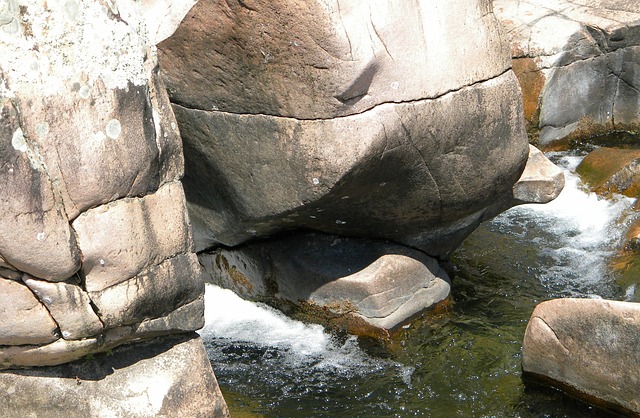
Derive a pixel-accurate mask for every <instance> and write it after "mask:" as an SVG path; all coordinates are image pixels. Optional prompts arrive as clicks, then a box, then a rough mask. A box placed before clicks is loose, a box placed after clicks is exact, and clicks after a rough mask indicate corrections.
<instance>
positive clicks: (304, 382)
mask: <svg viewBox="0 0 640 418" xmlns="http://www.w3.org/2000/svg"><path fill="white" fill-rule="evenodd" d="M550 158H551V159H552V160H554V162H556V163H557V164H558V165H560V166H562V167H563V168H565V169H566V180H567V181H566V187H565V190H564V191H563V192H562V194H561V195H560V197H558V199H556V200H555V201H554V202H552V203H550V204H547V205H525V206H520V207H517V208H513V209H511V210H509V211H507V212H505V213H504V214H502V215H500V216H499V217H497V218H496V219H494V220H493V221H491V222H488V223H485V224H484V225H482V226H481V227H480V228H479V229H478V230H477V231H476V232H474V233H473V234H472V235H471V236H470V237H469V238H468V239H467V240H466V241H465V242H464V244H463V245H462V246H461V247H460V248H459V249H458V250H457V251H456V253H455V254H454V256H453V258H452V262H453V264H454V266H455V269H456V277H455V279H454V282H453V295H452V296H453V301H454V303H453V306H452V310H451V312H449V313H447V314H444V315H442V316H440V317H437V318H433V319H429V320H423V321H420V320H418V321H414V322H413V323H411V324H410V325H409V326H406V327H404V328H403V329H402V330H401V332H400V333H399V334H398V335H397V336H396V337H395V338H394V343H393V344H392V345H391V346H390V347H388V348H385V349H382V348H380V347H373V346H370V345H367V344H364V343H359V342H358V340H357V339H355V338H354V337H349V336H336V335H331V334H329V333H328V332H326V331H325V330H324V329H323V328H322V327H320V326H319V325H309V324H304V323H301V322H298V321H293V320H291V319H289V318H287V317H285V316H284V315H282V314H281V313H279V312H278V311H275V310H273V309H271V308H269V307H266V306H263V305H258V304H254V303H250V302H246V301H243V300H241V299H239V298H237V297H236V296H235V295H234V294H233V293H231V292H230V291H227V290H222V289H220V288H217V287H214V286H211V285H207V292H206V312H205V315H206V321H207V325H206V326H205V328H204V329H203V330H202V332H201V334H202V336H203V338H204V340H205V344H206V346H207V349H208V352H209V357H210V360H211V363H212V365H213V368H214V371H215V373H216V376H217V377H218V381H219V383H220V387H221V389H222V391H223V394H224V395H225V398H226V400H227V403H228V404H229V407H230V409H231V412H232V416H234V417H252V416H265V417H341V416H345V417H346V416H349V417H366V416H371V417H373V416H375V417H405V416H428V417H485V416H487V417H489V416H497V417H563V416H566V417H602V416H606V415H604V414H603V412H601V411H597V410H593V409H592V408H590V407H588V406H586V405H584V404H581V403H579V402H577V401H573V400H571V399H569V398H568V397H565V396H563V395H561V394H559V393H557V392H555V391H553V390H547V389H544V388H540V387H537V386H534V385H526V386H525V384H524V383H523V381H522V378H521V370H520V350H521V343H522V338H523V335H524V330H525V327H526V324H527V321H528V319H529V316H530V314H531V312H532V310H533V308H534V307H535V305H536V304H538V303H539V302H541V301H543V300H547V299H551V298H555V297H567V296H572V297H603V298H609V299H618V300H633V301H637V300H636V293H635V285H634V284H632V285H630V286H628V287H626V288H624V287H621V286H619V285H618V284H617V283H616V281H615V279H614V277H613V276H612V274H611V273H610V272H609V270H608V268H607V263H608V261H609V259H610V257H611V256H612V254H613V253H614V251H615V249H616V248H617V246H618V245H619V244H620V241H621V239H622V233H623V231H624V226H625V225H627V224H628V223H629V222H630V221H631V219H632V217H633V216H635V215H634V214H633V213H632V211H631V206H632V204H633V200H631V199H628V198H618V199H616V200H615V201H607V200H603V199H599V198H597V197H596V196H595V195H593V194H589V193H586V192H585V191H584V190H583V187H582V185H581V183H580V181H579V180H578V178H577V177H576V176H575V175H574V174H572V173H573V170H574V169H575V167H576V166H577V164H578V163H579V161H580V159H581V157H580V156H572V155H568V154H564V155H561V154H555V155H550Z"/></svg>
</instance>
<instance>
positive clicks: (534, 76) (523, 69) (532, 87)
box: [513, 58, 545, 127]
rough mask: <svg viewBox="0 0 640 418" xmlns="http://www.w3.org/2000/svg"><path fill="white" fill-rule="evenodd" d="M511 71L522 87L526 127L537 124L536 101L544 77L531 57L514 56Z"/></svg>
mask: <svg viewBox="0 0 640 418" xmlns="http://www.w3.org/2000/svg"><path fill="white" fill-rule="evenodd" d="M513 72H514V73H515V74H516V77H517V78H518V81H519V82H520V88H521V89H522V97H523V100H524V118H525V120H526V122H527V127H531V126H537V125H538V114H539V110H538V103H539V98H540V93H541V92H542V88H543V87H544V83H545V78H544V75H543V74H542V71H540V69H539V68H538V66H537V65H536V63H535V61H534V59H533V58H514V59H513Z"/></svg>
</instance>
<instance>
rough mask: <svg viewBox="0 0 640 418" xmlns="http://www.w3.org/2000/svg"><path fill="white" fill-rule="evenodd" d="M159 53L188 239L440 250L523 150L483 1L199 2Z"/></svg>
mask: <svg viewBox="0 0 640 418" xmlns="http://www.w3.org/2000/svg"><path fill="white" fill-rule="evenodd" d="M427 28H428V29H427ZM159 60H160V62H161V64H162V66H163V76H164V78H165V80H166V83H167V85H168V89H169V92H170V97H171V100H172V101H173V103H174V110H175V112H176V117H177V119H178V122H179V125H180V129H181V133H182V136H183V138H184V144H185V159H186V162H187V164H186V167H187V168H186V173H185V179H184V184H185V194H186V196H187V201H188V202H189V212H190V216H191V219H192V221H193V224H194V237H195V242H196V248H197V250H198V251H200V250H203V249H206V248H210V247H213V246H217V245H220V244H223V245H227V246H235V245H239V244H241V243H244V242H247V241H250V240H251V239H253V238H264V237H268V236H271V235H274V234H277V233H280V232H283V231H290V230H301V229H302V230H315V231H321V232H324V233H329V234H335V235H341V236H360V237H367V238H375V239H386V240H393V241H396V242H399V243H402V244H404V245H408V246H412V247H415V248H418V249H419V250H421V251H424V252H426V253H428V254H429V255H431V256H434V257H438V258H446V257H447V255H448V254H450V252H451V251H452V250H453V249H454V248H455V247H456V246H457V245H458V244H459V243H460V242H461V241H462V240H463V239H464V237H466V236H467V235H468V234H469V233H470V232H471V231H472V230H473V229H474V228H475V227H476V226H477V225H478V223H479V222H480V221H481V219H483V217H484V216H485V212H486V210H487V207H488V206H490V205H492V204H493V203H494V202H495V200H496V199H502V198H503V197H504V196H507V197H510V196H511V194H512V192H511V189H512V186H513V184H514V183H515V182H516V181H517V180H518V178H519V177H520V174H521V173H522V170H523V169H524V166H525V162H526V159H527V156H528V147H527V140H526V133H525V131H524V126H523V123H522V103H521V100H520V93H519V88H518V83H517V80H516V78H515V77H514V75H513V73H512V71H511V70H510V66H509V63H510V61H509V53H508V44H507V43H506V42H504V40H503V38H502V37H501V35H500V32H499V25H498V22H497V20H496V19H495V17H494V15H493V13H492V6H491V2H490V1H485V0H478V1H471V2H469V1H454V2H451V1H447V2H445V1H440V0H439V1H418V2H414V3H411V4H410V5H409V4H408V3H407V4H404V3H402V4H400V3H397V2H393V1H388V0H376V1H366V2H349V3H348V4H347V3H345V2H342V1H330V2H321V1H309V2H298V1H294V2H290V1H287V2H283V1H282V2H281V1H276V2H272V1H269V2H267V1H252V2H250V4H249V3H245V2H235V1H234V2H226V3H225V2H215V1H201V2H199V3H198V4H197V5H196V6H194V7H193V8H192V9H191V11H190V12H189V13H188V14H187V17H186V18H185V20H184V21H183V22H182V24H181V25H180V27H179V28H178V29H177V31H176V33H175V34H174V35H173V36H171V37H170V38H168V39H167V40H165V41H164V42H162V43H161V44H160V45H159ZM416 68H420V71H416Z"/></svg>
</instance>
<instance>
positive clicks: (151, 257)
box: [73, 182, 192, 292]
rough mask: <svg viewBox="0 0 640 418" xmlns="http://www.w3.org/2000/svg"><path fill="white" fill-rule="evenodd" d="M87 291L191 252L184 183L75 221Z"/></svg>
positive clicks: (97, 288)
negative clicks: (82, 257)
mask: <svg viewBox="0 0 640 418" xmlns="http://www.w3.org/2000/svg"><path fill="white" fill-rule="evenodd" d="M73 228H74V229H75V231H76V233H77V236H78V242H79V244H80V247H81V248H82V253H83V256H84V261H83V273H84V276H85V285H86V289H87V290H88V291H89V292H97V291H100V290H103V289H105V288H107V287H110V286H113V285H115V284H118V283H121V282H123V281H126V280H128V279H130V278H132V277H133V276H135V275H137V274H138V273H140V271H142V270H143V269H145V268H147V267H150V266H153V265H155V264H159V263H161V262H162V261H163V260H165V259H167V258H171V257H174V256H176V255H178V254H183V253H188V252H189V251H191V250H192V248H191V247H192V239H191V235H190V230H189V224H188V218H187V211H186V206H185V199H184V193H183V191H182V185H181V184H180V183H179V182H172V183H168V184H166V185H164V186H163V187H161V188H160V189H159V190H158V191H157V192H156V193H153V194H148V195H146V196H145V197H143V198H131V199H121V200H118V201H116V202H113V203H111V204H108V205H103V206H100V207H97V208H95V209H91V210H88V211H86V212H85V213H83V214H82V215H80V216H79V217H78V218H77V219H76V220H75V221H74V222H73Z"/></svg>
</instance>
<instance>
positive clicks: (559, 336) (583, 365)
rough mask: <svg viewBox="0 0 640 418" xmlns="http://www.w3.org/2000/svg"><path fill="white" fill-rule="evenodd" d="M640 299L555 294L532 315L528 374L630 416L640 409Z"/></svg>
mask: <svg viewBox="0 0 640 418" xmlns="http://www.w3.org/2000/svg"><path fill="white" fill-rule="evenodd" d="M639 365H640V304H637V303H631V302H618V301H608V300H602V299H555V300H550V301H547V302H543V303H541V304H539V305H538V306H537V307H536V308H535V310H534V311H533V313H532V315H531V320H530V321H529V325H528V326H527V331H526V333H525V337H524V342H523V347H522V368H523V370H524V372H525V373H528V374H530V375H533V377H536V378H538V379H541V378H542V379H543V380H544V381H547V382H550V383H551V384H553V385H555V386H559V387H561V388H563V389H565V390H567V391H569V392H570V393H572V394H574V395H578V396H581V397H583V398H585V399H586V400H588V401H590V402H593V403H596V404H600V405H601V406H606V407H609V408H613V409H616V410H619V411H624V412H626V413H627V414H630V415H638V414H640V392H639V389H638V388H640V377H639V376H640V373H639V370H638V367H639Z"/></svg>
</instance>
